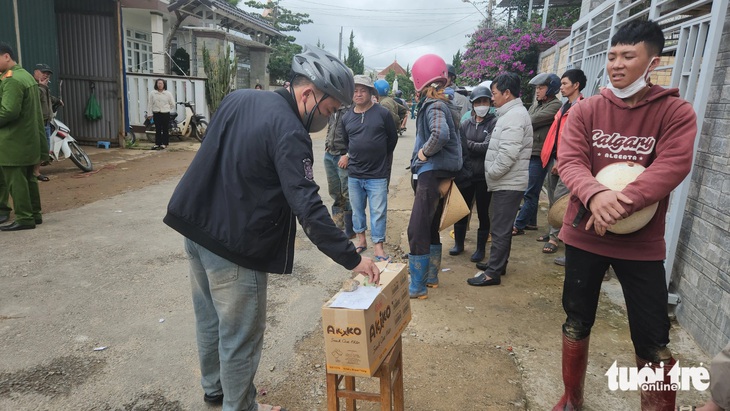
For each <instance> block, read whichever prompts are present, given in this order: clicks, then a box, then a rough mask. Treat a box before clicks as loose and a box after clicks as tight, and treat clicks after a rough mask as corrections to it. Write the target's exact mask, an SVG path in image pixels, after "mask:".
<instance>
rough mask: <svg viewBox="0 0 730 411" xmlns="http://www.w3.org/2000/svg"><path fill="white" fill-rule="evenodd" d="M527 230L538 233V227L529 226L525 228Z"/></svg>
mask: <svg viewBox="0 0 730 411" xmlns="http://www.w3.org/2000/svg"><path fill="white" fill-rule="evenodd" d="M525 230H530V231H537V226H536V225H529V224H528V225H526V226H525Z"/></svg>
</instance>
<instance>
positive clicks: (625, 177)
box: [596, 161, 659, 234]
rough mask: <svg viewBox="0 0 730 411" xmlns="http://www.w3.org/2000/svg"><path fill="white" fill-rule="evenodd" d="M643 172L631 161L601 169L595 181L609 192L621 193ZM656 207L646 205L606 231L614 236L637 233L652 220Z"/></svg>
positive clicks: (641, 167) (656, 205) (642, 168)
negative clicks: (608, 189) (609, 190)
mask: <svg viewBox="0 0 730 411" xmlns="http://www.w3.org/2000/svg"><path fill="white" fill-rule="evenodd" d="M644 170H646V169H645V168H644V166H642V165H640V164H636V163H634V162H631V161H626V162H621V163H613V164H609V165H607V166H606V167H603V168H602V169H601V171H599V172H598V174H596V180H597V181H598V182H599V183H601V184H603V185H604V186H606V187H608V188H610V189H611V190H615V191H621V190H623V189H624V188H625V187H626V186H627V185H629V183H631V182H633V181H634V180H636V178H637V177H638V176H639V175H640V174H641V173H643V172H644ZM658 206H659V203H654V204H651V205H648V206H646V207H644V208H642V209H641V210H639V211H637V212H635V213H633V214H631V215H630V216H629V217H627V218H624V219H623V220H619V222H617V223H616V224H614V225H612V226H611V227H610V228H609V229H608V231H610V232H612V233H614V234H629V233H633V232H634V231H638V230H640V229H642V228H643V227H644V226H645V225H647V224H648V223H649V221H651V219H652V218H654V214H655V213H656V210H657V207H658Z"/></svg>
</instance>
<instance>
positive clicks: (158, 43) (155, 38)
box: [150, 11, 166, 74]
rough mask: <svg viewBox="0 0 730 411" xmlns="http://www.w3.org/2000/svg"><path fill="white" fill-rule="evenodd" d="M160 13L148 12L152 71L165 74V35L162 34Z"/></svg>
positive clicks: (162, 23)
mask: <svg viewBox="0 0 730 411" xmlns="http://www.w3.org/2000/svg"><path fill="white" fill-rule="evenodd" d="M163 25H164V22H163V20H162V13H160V12H158V11H151V12H150V32H151V33H152V72H153V73H160V74H165V57H166V56H165V36H164V34H163Z"/></svg>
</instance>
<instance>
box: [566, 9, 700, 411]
mask: <svg viewBox="0 0 730 411" xmlns="http://www.w3.org/2000/svg"><path fill="white" fill-rule="evenodd" d="M663 48H664V35H663V33H662V30H661V28H660V27H659V25H658V24H656V23H655V22H652V21H638V20H635V21H632V22H629V23H627V24H626V25H624V26H622V27H621V28H620V29H619V30H618V31H617V32H616V34H615V35H614V36H613V38H611V48H610V50H609V52H608V62H607V63H606V72H607V74H608V77H609V80H610V81H611V83H610V85H609V86H607V87H606V88H605V89H604V90H602V91H601V93H600V95H596V96H593V97H591V98H589V99H586V100H583V101H581V102H578V103H577V104H576V105H575V106H574V107H573V108H572V109H571V115H570V118H569V119H568V121H567V123H566V126H565V130H564V132H563V137H562V141H561V144H560V147H559V149H558V157H559V158H560V164H559V166H558V168H559V172H560V177H561V178H562V179H563V181H564V182H565V185H566V186H567V187H568V189H570V192H571V193H572V195H571V199H570V204H569V206H568V210H567V212H566V213H565V217H564V220H563V227H562V229H561V231H560V238H561V239H562V240H563V241H564V242H565V244H566V251H565V256H566V265H565V282H564V285H563V309H564V310H565V313H566V314H567V319H566V321H565V323H564V324H563V366H562V370H563V382H564V384H565V394H564V395H563V397H562V398H561V399H560V402H558V404H557V405H556V406H555V408H554V410H575V409H580V408H581V406H582V405H583V382H584V380H585V374H586V367H587V364H588V340H589V335H590V332H591V327H592V326H593V323H594V321H595V317H596V308H597V306H598V296H599V293H600V289H601V283H602V279H603V275H604V273H605V272H606V269H608V267H609V266H612V267H613V269H614V271H615V272H616V277H617V278H618V280H619V282H621V286H622V288H623V291H624V298H625V301H626V311H627V313H628V317H629V329H630V331H631V339H632V341H633V344H634V350H635V353H636V363H637V366H639V367H643V366H644V365H646V364H648V363H651V364H650V366H651V367H653V368H659V367H660V363H663V365H664V372H665V380H667V381H668V377H667V376H666V373H667V372H668V371H669V369H670V368H671V367H672V366H674V364H675V360H674V359H673V358H672V353H671V351H670V350H669V349H668V348H667V344H668V343H669V327H670V324H669V319H668V316H667V284H666V282H665V272H664V263H663V260H664V258H665V252H666V247H665V243H664V219H665V214H666V211H667V205H668V202H669V194H670V193H671V191H672V190H673V189H674V188H675V187H676V186H677V185H679V184H680V183H681V182H682V180H684V178H685V177H686V176H687V174H688V173H689V171H690V169H691V167H692V150H693V144H694V139H695V136H696V134H697V124H696V116H695V113H694V111H693V109H692V106H691V105H690V104H689V103H688V102H686V101H684V100H682V99H680V98H679V93H678V90H677V89H664V88H662V87H660V86H655V85H650V84H647V80H648V76H649V72H651V71H652V70H654V69H655V68H656V67H657V66H658V65H659V56H660V55H661V52H662V49H663ZM627 161H629V162H634V163H636V164H639V165H642V166H644V167H646V170H645V171H644V172H643V173H642V174H641V175H639V177H638V178H637V179H636V180H635V181H634V182H632V183H630V184H628V185H627V186H626V188H624V189H623V190H621V191H613V190H610V189H609V188H608V187H606V186H604V185H603V184H601V183H599V182H598V181H597V180H596V179H595V177H594V176H595V175H596V174H597V173H598V172H599V171H600V170H601V169H603V168H604V167H606V166H608V165H610V164H613V163H618V162H627ZM654 203H658V209H657V211H656V213H655V214H654V216H653V218H652V219H651V220H650V221H649V222H648V223H647V224H646V225H645V226H644V227H643V228H640V229H639V230H637V231H635V232H633V233H629V234H614V233H612V232H610V231H607V230H609V229H610V228H611V226H612V225H613V224H616V223H617V222H618V221H619V220H622V219H624V218H627V217H629V216H631V215H632V214H633V213H635V212H637V211H639V210H641V209H643V208H644V207H647V206H649V205H652V204H654ZM675 398H676V391H672V390H666V391H642V392H641V408H642V410H662V411H663V410H674V403H675Z"/></svg>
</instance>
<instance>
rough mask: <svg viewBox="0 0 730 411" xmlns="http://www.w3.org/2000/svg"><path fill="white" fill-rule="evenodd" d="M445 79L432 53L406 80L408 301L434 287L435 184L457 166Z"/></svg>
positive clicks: (437, 264)
mask: <svg viewBox="0 0 730 411" xmlns="http://www.w3.org/2000/svg"><path fill="white" fill-rule="evenodd" d="M447 76H448V74H447V69H446V63H445V62H444V60H443V59H442V58H441V57H439V56H437V55H435V54H426V55H424V56H421V57H420V58H419V59H418V60H416V62H415V63H413V68H412V69H411V79H412V80H413V84H414V85H415V87H416V90H417V91H418V92H419V93H420V99H419V101H418V103H417V104H418V116H417V117H416V144H415V147H414V148H413V155H412V157H411V172H412V173H413V180H412V182H413V187H414V191H415V199H414V201H413V210H412V211H411V219H410V222H409V223H408V245H409V247H410V254H409V255H408V269H409V271H410V274H411V283H410V286H409V288H408V291H409V294H410V296H411V298H419V299H425V298H427V297H428V289H427V286H428V287H433V288H435V287H437V286H438V272H439V271H440V269H441V240H440V239H439V232H438V229H439V222H440V219H441V211H442V209H443V201H442V200H441V195H440V193H439V185H440V184H441V183H442V182H444V181H446V180H451V179H453V178H454V177H455V176H456V174H457V173H458V172H459V170H461V167H462V164H463V160H462V156H461V142H460V140H459V131H458V128H457V127H458V124H456V123H455V122H454V117H453V116H452V113H451V111H450V109H449V107H448V105H447V102H448V97H447V96H446V95H445V94H444V86H445V85H446V82H447Z"/></svg>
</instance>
